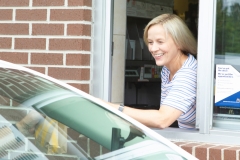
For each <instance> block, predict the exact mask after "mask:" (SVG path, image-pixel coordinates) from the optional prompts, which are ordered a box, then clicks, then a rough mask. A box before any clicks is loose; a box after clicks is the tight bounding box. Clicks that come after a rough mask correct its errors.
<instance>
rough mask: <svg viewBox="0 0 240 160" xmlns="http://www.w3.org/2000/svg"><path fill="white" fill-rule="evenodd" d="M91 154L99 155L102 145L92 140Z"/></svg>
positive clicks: (92, 155)
mask: <svg viewBox="0 0 240 160" xmlns="http://www.w3.org/2000/svg"><path fill="white" fill-rule="evenodd" d="M89 144H90V156H91V157H97V156H99V155H100V145H99V144H98V143H96V142H94V141H93V140H90V143H89Z"/></svg>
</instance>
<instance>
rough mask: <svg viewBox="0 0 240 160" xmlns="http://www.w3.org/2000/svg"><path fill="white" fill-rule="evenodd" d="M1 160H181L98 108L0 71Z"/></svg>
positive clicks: (44, 83) (47, 84)
mask: <svg viewBox="0 0 240 160" xmlns="http://www.w3.org/2000/svg"><path fill="white" fill-rule="evenodd" d="M0 88H1V90H0V148H1V150H0V158H1V159H27V158H29V159H56V160H59V159H67V160H75V159H76V160H77V159H111V158H115V159H157V158H159V157H161V159H168V160H171V159H176V158H179V159H184V158H183V157H181V156H180V155H179V154H177V153H176V152H175V151H173V150H172V149H170V148H169V147H167V146H166V145H164V144H162V143H160V142H158V141H156V140H155V139H154V138H153V137H151V136H149V135H147V134H146V133H144V132H143V131H142V130H141V129H140V128H138V127H136V126H135V125H133V124H131V123H130V122H128V121H126V120H124V119H123V118H121V117H120V116H118V115H117V114H115V113H113V112H111V111H110V110H108V109H106V108H104V107H103V106H101V105H99V104H97V103H95V102H93V101H91V100H89V99H87V98H86V97H84V96H83V95H81V94H79V93H75V92H73V91H71V90H69V89H67V88H65V87H63V86H61V85H58V84H56V83H53V82H51V81H49V80H46V79H44V78H42V77H40V76H36V75H33V74H30V73H27V72H25V71H20V70H13V69H6V68H1V69H0Z"/></svg>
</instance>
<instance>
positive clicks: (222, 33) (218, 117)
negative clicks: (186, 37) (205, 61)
mask: <svg viewBox="0 0 240 160" xmlns="http://www.w3.org/2000/svg"><path fill="white" fill-rule="evenodd" d="M239 26H240V0H217V9H216V34H215V35H216V37H215V76H214V78H215V83H214V84H215V85H214V87H215V88H214V89H215V90H214V91H215V92H214V93H215V95H214V107H213V113H214V118H213V126H214V127H220V128H226V129H238V130H239V128H240V126H239V121H240V79H239V78H240V73H239V72H240V27H239ZM226 121H228V122H227V123H226Z"/></svg>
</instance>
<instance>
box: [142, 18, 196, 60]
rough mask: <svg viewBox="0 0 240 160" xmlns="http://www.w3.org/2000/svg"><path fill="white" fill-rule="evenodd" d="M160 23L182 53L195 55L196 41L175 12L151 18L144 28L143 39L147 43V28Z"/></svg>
mask: <svg viewBox="0 0 240 160" xmlns="http://www.w3.org/2000/svg"><path fill="white" fill-rule="evenodd" d="M156 24H160V25H162V26H163V28H164V29H165V31H166V33H167V34H168V35H169V34H170V36H171V37H172V39H173V41H174V42H175V44H176V45H177V46H178V47H180V49H181V51H182V52H183V53H184V54H188V53H190V54H192V55H195V56H196V55H197V42H196V39H195V38H194V37H193V35H192V33H191V31H190V30H189V28H188V27H187V25H186V24H185V22H184V21H183V20H182V19H181V18H180V17H178V16H177V15H175V14H162V15H160V16H158V17H155V18H154V19H152V20H151V21H150V22H149V23H148V24H147V26H146V27H145V29H144V35H143V39H144V42H145V43H146V45H148V30H149V28H150V27H151V26H153V25H156Z"/></svg>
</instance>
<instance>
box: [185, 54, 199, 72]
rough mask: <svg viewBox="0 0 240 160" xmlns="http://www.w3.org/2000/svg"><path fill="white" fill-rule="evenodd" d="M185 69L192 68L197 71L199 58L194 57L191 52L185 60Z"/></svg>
mask: <svg viewBox="0 0 240 160" xmlns="http://www.w3.org/2000/svg"><path fill="white" fill-rule="evenodd" d="M182 69H183V70H185V69H191V70H195V71H197V60H196V59H195V58H194V56H193V55H191V54H189V56H188V58H187V60H186V61H185V63H184V65H183V67H182Z"/></svg>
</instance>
